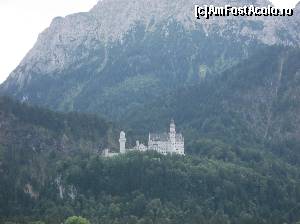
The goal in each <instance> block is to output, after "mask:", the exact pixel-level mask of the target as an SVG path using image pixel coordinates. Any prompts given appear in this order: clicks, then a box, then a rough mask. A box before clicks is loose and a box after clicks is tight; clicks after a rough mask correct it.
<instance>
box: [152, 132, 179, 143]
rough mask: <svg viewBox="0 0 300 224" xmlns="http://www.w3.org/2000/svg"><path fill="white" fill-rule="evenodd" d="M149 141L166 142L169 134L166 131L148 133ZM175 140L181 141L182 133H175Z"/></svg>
mask: <svg viewBox="0 0 300 224" xmlns="http://www.w3.org/2000/svg"><path fill="white" fill-rule="evenodd" d="M149 136H150V141H154V142H158V141H159V142H167V141H169V140H170V136H169V134H168V133H162V134H151V133H150V134H149ZM176 141H183V136H182V134H176Z"/></svg>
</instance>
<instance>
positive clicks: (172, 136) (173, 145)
mask: <svg viewBox="0 0 300 224" xmlns="http://www.w3.org/2000/svg"><path fill="white" fill-rule="evenodd" d="M169 135H170V141H171V149H172V151H175V150H176V126H175V122H174V120H173V119H172V120H171V124H170V133H169Z"/></svg>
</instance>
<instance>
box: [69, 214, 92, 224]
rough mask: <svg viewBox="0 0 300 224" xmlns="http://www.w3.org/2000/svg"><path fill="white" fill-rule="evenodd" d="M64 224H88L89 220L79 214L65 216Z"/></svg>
mask: <svg viewBox="0 0 300 224" xmlns="http://www.w3.org/2000/svg"><path fill="white" fill-rule="evenodd" d="M65 224H90V222H89V221H88V220H87V219H85V218H82V217H81V216H72V217H69V218H67V220H66V221H65Z"/></svg>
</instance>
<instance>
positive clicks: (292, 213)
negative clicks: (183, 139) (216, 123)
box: [0, 151, 300, 224]
mask: <svg viewBox="0 0 300 224" xmlns="http://www.w3.org/2000/svg"><path fill="white" fill-rule="evenodd" d="M228 154H230V153H229V152H228ZM241 154H243V156H244V157H248V159H247V161H243V160H242V159H239V158H236V161H231V159H230V158H229V155H223V156H218V158H213V157H212V158H210V157H208V156H201V157H200V156H193V157H191V156H186V157H179V156H162V155H159V154H156V153H147V154H143V153H130V154H127V155H124V156H118V157H115V158H111V159H107V158H103V157H101V156H99V155H94V154H91V153H87V152H81V153H80V152H77V153H71V154H68V155H62V154H61V153H60V152H53V151H52V152H48V153H45V154H44V155H43V157H44V158H46V160H45V161H47V162H46V163H47V170H48V171H49V173H48V175H47V176H46V177H45V182H44V184H40V183H35V185H33V186H32V187H33V188H32V189H31V192H30V194H29V193H27V194H24V191H23V189H22V186H18V185H16V184H17V183H16V182H15V181H16V177H18V176H20V175H21V176H22V178H26V175H28V174H29V171H28V170H27V169H25V170H24V169H22V166H21V165H20V160H21V158H13V159H8V158H7V156H8V155H9V153H7V152H6V153H5V154H4V159H3V160H2V163H1V172H2V178H1V185H0V186H1V191H0V195H1V196H0V197H1V200H0V201H1V205H0V217H1V218H2V219H3V221H4V220H10V221H15V222H16V223H29V221H37V220H39V221H44V222H45V223H49V224H52V223H53V224H55V223H61V222H62V221H63V220H65V219H66V218H67V217H69V216H72V215H81V216H83V217H86V218H88V219H89V220H90V221H91V223H95V224H96V223H99V224H100V223H101V224H106V223H107V224H108V223H132V224H134V223H145V224H146V223H147V224H148V223H149V224H150V223H151V224H152V223H161V224H165V223H174V224H175V223H178V224H179V223H188V224H189V223H191V224H192V223H197V224H198V223H203V224H204V223H216V224H217V223H218V224H219V223H241V224H243V223H245V224H250V223H253V224H257V223H272V224H276V223H278V224H279V223H296V221H299V220H300V216H299V214H300V204H299V200H300V185H299V180H300V179H299V173H300V172H299V171H300V170H299V166H298V167H297V166H291V165H289V164H286V163H284V162H282V161H280V160H279V159H277V158H275V157H273V156H272V155H266V154H264V155H256V156H254V155H253V154H252V153H251V152H246V151H245V152H241ZM39 156H41V155H34V156H33V157H35V158H38V157H39ZM243 156H242V155H241V157H243ZM31 160H32V161H31V162H34V161H33V160H34V158H31ZM26 161H27V162H25V163H27V165H26V166H31V165H30V164H29V161H28V160H26ZM3 174H4V178H3ZM9 174H10V175H9ZM3 221H2V222H3Z"/></svg>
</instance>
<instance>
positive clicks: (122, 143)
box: [119, 131, 126, 154]
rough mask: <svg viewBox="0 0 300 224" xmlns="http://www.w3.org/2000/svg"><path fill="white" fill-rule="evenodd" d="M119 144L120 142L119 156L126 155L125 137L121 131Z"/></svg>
mask: <svg viewBox="0 0 300 224" xmlns="http://www.w3.org/2000/svg"><path fill="white" fill-rule="evenodd" d="M119 142H120V153H121V154H124V153H126V137H125V132H124V131H121V133H120V139H119Z"/></svg>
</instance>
